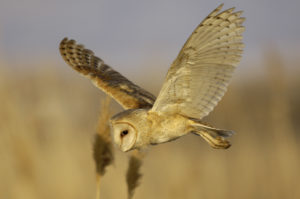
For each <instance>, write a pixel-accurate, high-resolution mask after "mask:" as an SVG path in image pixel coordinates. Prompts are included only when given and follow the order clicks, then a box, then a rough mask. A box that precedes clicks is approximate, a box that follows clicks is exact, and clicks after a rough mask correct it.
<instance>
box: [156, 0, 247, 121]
mask: <svg viewBox="0 0 300 199" xmlns="http://www.w3.org/2000/svg"><path fill="white" fill-rule="evenodd" d="M222 6H223V4H222V5H220V6H219V7H218V8H216V9H215V10H214V11H213V12H211V13H210V14H209V15H208V16H207V17H206V18H205V19H204V20H203V21H202V22H201V24H200V25H199V26H198V27H197V28H196V29H195V31H194V32H193V33H192V35H191V36H190V37H189V39H188V40H187V41H186V43H185V44H184V46H183V48H182V49H181V51H180V53H179V55H178V56H177V58H176V59H175V61H174V62H173V63H172V65H171V67H170V69H169V71H168V73H167V76H166V80H165V82H164V84H163V86H162V89H161V91H160V93H159V95H158V97H157V100H156V102H155V103H154V105H153V108H152V111H163V112H173V113H178V114H182V115H185V116H188V117H193V118H199V119H201V118H203V117H204V116H206V115H208V114H209V112H211V111H212V110H213V108H214V107H215V106H216V105H217V103H218V102H219V101H220V100H221V98H222V97H223V95H224V94H225V92H226V89H227V85H228V83H229V80H230V78H231V76H232V73H233V71H234V69H235V67H236V66H237V64H238V63H239V61H240V58H241V54H242V49H243V43H242V33H243V31H244V27H243V26H242V23H243V21H244V20H245V18H241V17H240V15H241V14H242V12H233V10H234V8H231V9H228V10H225V11H223V12H220V10H221V8H222Z"/></svg>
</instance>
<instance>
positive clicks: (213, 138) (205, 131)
mask: <svg viewBox="0 0 300 199" xmlns="http://www.w3.org/2000/svg"><path fill="white" fill-rule="evenodd" d="M193 127H194V131H193V132H192V133H194V134H196V135H200V136H201V137H202V138H203V139H204V140H205V141H206V142H208V144H209V145H210V146H211V147H213V148H215V149H227V148H229V147H230V146H231V144H230V142H229V141H228V140H226V138H227V137H229V136H231V135H232V134H233V133H234V132H233V131H228V130H222V129H216V128H213V127H210V126H207V125H204V124H201V123H200V122H195V123H194V124H193Z"/></svg>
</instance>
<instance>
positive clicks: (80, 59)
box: [59, 38, 155, 109]
mask: <svg viewBox="0 0 300 199" xmlns="http://www.w3.org/2000/svg"><path fill="white" fill-rule="evenodd" d="M59 50H60V54H61V55H62V57H63V58H64V60H65V61H66V62H67V63H68V64H69V65H70V66H71V67H72V68H73V69H74V70H76V71H78V72H79V73H81V74H82V75H84V76H87V77H88V78H90V79H91V80H92V81H93V83H94V84H95V85H96V86H97V87H98V88H100V89H101V90H103V91H104V92H106V93H107V94H109V95H110V96H112V97H113V98H114V99H115V100H116V101H117V102H118V103H119V104H120V105H122V106H123V108H124V109H134V108H151V107H152V105H153V103H154V101H155V96H154V95H152V94H151V93H149V92H148V91H146V90H144V89H142V88H140V87H139V86H137V85H135V84H134V83H132V82H131V81H129V80H128V79H127V78H126V77H124V76H123V75H121V74H120V73H118V72H117V71H115V70H113V69H112V68H111V67H110V66H108V65H107V64H105V63H104V61H103V60H102V59H100V58H98V57H96V56H95V55H94V53H93V51H91V50H89V49H86V48H84V46H83V45H79V44H76V42H75V41H74V40H69V39H67V38H64V39H63V40H62V41H61V43H60V46H59Z"/></svg>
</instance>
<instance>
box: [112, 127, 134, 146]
mask: <svg viewBox="0 0 300 199" xmlns="http://www.w3.org/2000/svg"><path fill="white" fill-rule="evenodd" d="M111 127H112V133H113V137H114V141H115V143H116V144H117V145H118V146H119V148H120V149H121V150H122V151H123V152H126V151H129V150H131V149H133V147H134V145H135V143H136V139H137V131H136V129H135V128H134V127H133V126H132V125H131V124H129V123H127V122H116V123H114V124H113V125H111Z"/></svg>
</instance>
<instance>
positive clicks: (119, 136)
mask: <svg viewBox="0 0 300 199" xmlns="http://www.w3.org/2000/svg"><path fill="white" fill-rule="evenodd" d="M145 114H146V111H145V110H142V109H131V110H126V111H124V112H121V113H119V114H117V115H115V116H113V117H112V118H111V119H110V127H111V132H112V135H113V138H114V142H115V144H116V145H117V146H118V147H119V148H120V149H121V150H122V151H123V152H127V151H130V150H132V149H136V148H138V147H139V145H140V144H141V143H143V140H142V137H143V136H141V134H142V133H144V132H145V129H146V128H145V125H143V124H142V123H143V121H144V119H145V116H146V115H145Z"/></svg>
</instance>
